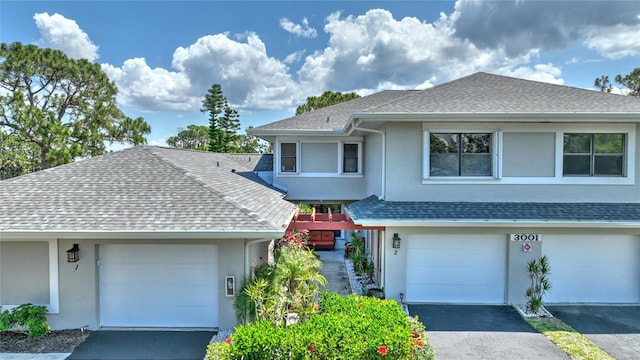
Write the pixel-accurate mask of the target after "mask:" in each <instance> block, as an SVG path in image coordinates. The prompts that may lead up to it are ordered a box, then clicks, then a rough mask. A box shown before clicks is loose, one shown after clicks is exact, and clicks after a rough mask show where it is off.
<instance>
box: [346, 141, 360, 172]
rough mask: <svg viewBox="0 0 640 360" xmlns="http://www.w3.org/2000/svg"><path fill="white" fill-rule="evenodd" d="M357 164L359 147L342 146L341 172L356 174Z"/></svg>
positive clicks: (352, 145) (355, 145)
mask: <svg viewBox="0 0 640 360" xmlns="http://www.w3.org/2000/svg"><path fill="white" fill-rule="evenodd" d="M358 163H359V145H358V144H343V147H342V172H343V173H350V174H353V173H358V171H359V169H358V167H359V166H358Z"/></svg>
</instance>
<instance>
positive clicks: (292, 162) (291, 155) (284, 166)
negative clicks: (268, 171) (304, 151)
mask: <svg viewBox="0 0 640 360" xmlns="http://www.w3.org/2000/svg"><path fill="white" fill-rule="evenodd" d="M297 148H298V146H297V144H296V143H284V142H283V143H280V166H281V172H292V173H295V172H296V171H297V168H296V164H297V157H298V156H297V155H298V150H297Z"/></svg>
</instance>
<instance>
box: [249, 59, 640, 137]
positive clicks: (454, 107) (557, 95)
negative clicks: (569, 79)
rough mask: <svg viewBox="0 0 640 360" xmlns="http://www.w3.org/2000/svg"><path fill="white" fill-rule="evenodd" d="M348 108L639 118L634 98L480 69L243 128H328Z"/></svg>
mask: <svg viewBox="0 0 640 360" xmlns="http://www.w3.org/2000/svg"><path fill="white" fill-rule="evenodd" d="M354 114H356V116H357V117H366V116H367V115H369V116H375V115H385V114H393V115H396V117H397V118H398V119H401V117H402V115H412V116H415V115H421V114H422V115H425V116H426V115H434V114H436V115H443V114H450V115H455V114H465V115H466V116H468V118H469V119H470V120H472V119H473V116H474V115H479V114H542V115H544V114H556V115H565V114H629V115H632V116H634V117H636V118H639V119H640V99H639V98H636V97H631V96H624V95H616V94H608V93H603V92H598V91H593V90H587V89H579V88H574V87H569V86H562V85H554V84H549V83H544V82H538V81H531V80H523V79H517V78H512V77H507V76H500V75H493V74H487V73H482V72H480V73H475V74H473V75H469V76H466V77H463V78H460V79H457V80H454V81H451V82H448V83H444V84H441V85H438V86H434V87H432V88H429V89H426V90H420V91H415V90H414V91H401V90H389V91H383V92H380V93H376V94H372V95H369V96H365V97H362V98H359V99H355V100H351V101H348V102H344V103H341V104H337V105H334V106H330V107H326V108H322V109H318V110H315V111H312V112H308V113H304V114H301V115H297V116H294V117H291V118H287V119H284V120H280V121H277V122H273V123H270V124H266V125H263V126H259V127H256V128H254V129H251V130H249V132H251V133H255V134H258V135H266V134H268V133H277V132H278V131H280V132H289V131H299V132H304V131H314V130H315V131H320V132H327V131H328V132H331V131H333V130H334V129H336V128H337V129H344V128H345V126H346V125H347V124H348V122H349V120H350V119H351V116H352V115H354ZM327 118H328V119H329V121H327ZM440 120H444V119H440ZM639 121H640V120H639Z"/></svg>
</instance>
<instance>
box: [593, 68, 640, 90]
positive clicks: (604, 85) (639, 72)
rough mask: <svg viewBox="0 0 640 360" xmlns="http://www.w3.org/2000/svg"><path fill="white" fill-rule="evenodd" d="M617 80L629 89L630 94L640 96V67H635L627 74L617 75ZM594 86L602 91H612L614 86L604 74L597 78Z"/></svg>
mask: <svg viewBox="0 0 640 360" xmlns="http://www.w3.org/2000/svg"><path fill="white" fill-rule="evenodd" d="M615 81H616V82H617V83H618V84H620V86H622V87H623V88H625V89H627V90H629V94H628V95H630V96H635V97H640V68H635V69H633V70H632V71H631V72H630V73H629V74H627V75H624V76H622V75H619V74H618V75H616V77H615ZM593 86H594V87H596V88H598V89H600V90H601V91H602V92H611V90H612V89H613V86H612V85H611V83H610V82H609V77H608V76H606V75H602V76H600V77H599V78H597V79H596V80H595V81H594V83H593Z"/></svg>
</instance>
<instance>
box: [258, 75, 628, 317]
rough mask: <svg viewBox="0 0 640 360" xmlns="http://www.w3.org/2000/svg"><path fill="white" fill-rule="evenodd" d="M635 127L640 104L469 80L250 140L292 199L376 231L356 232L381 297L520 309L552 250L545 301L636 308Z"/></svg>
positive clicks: (289, 124)
mask: <svg viewBox="0 0 640 360" xmlns="http://www.w3.org/2000/svg"><path fill="white" fill-rule="evenodd" d="M639 123H640V99H638V98H634V97H628V96H622V95H613V94H606V93H601V92H596V91H592V90H586V89H578V88H572V87H567V86H559V85H552V84H548V83H542V82H535V81H528V80H522V79H516V78H511V77H505V76H498V75H492V74H487V73H476V74H473V75H470V76H467V77H463V78H460V79H458V80H455V81H451V82H449V83H445V84H442V85H438V86H435V87H432V88H429V89H426V90H420V91H383V92H380V93H376V94H373V95H369V96H365V97H362V98H359V99H355V100H352V101H349V102H345V103H342V104H338V105H334V106H330V107H327V108H322V109H319V110H315V111H313V112H309V113H304V114H301V115H297V116H294V117H291V118H287V119H284V120H281V121H277V122H273V123H269V124H266V125H263V126H259V127H256V128H253V129H250V130H248V132H249V133H251V134H253V135H256V136H259V137H261V138H263V139H265V140H267V141H269V142H271V143H272V144H273V149H274V161H273V185H274V186H275V187H277V188H280V189H282V190H283V191H286V193H287V197H286V198H287V199H288V200H290V201H293V202H306V203H323V204H326V203H335V204H341V205H342V206H343V207H344V208H345V212H346V213H347V215H348V217H349V218H350V219H351V220H352V221H353V222H354V224H356V225H360V226H365V227H377V228H378V230H365V231H364V232H363V233H365V234H366V238H367V246H368V249H369V252H370V256H371V258H372V260H373V261H374V262H375V263H376V275H377V276H376V277H377V281H378V282H379V285H380V286H381V287H382V288H384V291H385V294H386V297H387V298H393V299H397V300H401V299H402V300H404V301H406V302H412V303H421V302H434V303H438V302H441V303H470V304H472V303H488V304H510V303H523V302H524V292H525V289H526V287H527V286H528V285H529V279H528V277H527V274H526V271H525V267H526V264H527V262H528V261H529V260H531V259H533V258H536V257H538V256H541V255H547V256H548V258H549V261H550V265H551V271H552V272H551V276H550V280H551V284H552V286H553V288H552V290H551V291H550V292H549V293H548V294H547V296H546V301H547V302H549V303H631V304H637V303H639V302H640V185H639V184H638V180H640V174H639V173H638V171H639V170H640V146H639V144H638V141H637V134H638V130H639V129H640V128H639ZM379 229H384V230H379ZM394 240H395V241H394ZM394 245H395V246H394Z"/></svg>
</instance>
